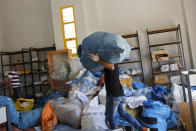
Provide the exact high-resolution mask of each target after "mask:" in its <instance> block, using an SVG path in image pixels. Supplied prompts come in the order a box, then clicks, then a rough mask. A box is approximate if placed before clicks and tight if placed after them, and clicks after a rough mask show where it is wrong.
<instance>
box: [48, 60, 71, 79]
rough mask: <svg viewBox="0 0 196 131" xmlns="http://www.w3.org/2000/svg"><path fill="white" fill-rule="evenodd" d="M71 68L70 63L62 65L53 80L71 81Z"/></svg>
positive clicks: (54, 73)
mask: <svg viewBox="0 0 196 131" xmlns="http://www.w3.org/2000/svg"><path fill="white" fill-rule="evenodd" d="M69 73H70V66H69V64H68V63H61V64H60V65H59V67H58V68H57V69H56V70H55V71H54V72H53V73H52V75H51V77H52V79H53V80H58V81H67V80H68V79H69Z"/></svg>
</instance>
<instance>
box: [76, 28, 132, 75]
mask: <svg viewBox="0 0 196 131" xmlns="http://www.w3.org/2000/svg"><path fill="white" fill-rule="evenodd" d="M130 51H131V47H130V45H129V44H128V43H127V41H126V40H125V39H124V38H122V37H121V36H120V35H116V34H112V33H108V32H95V33H93V34H91V35H89V36H88V37H86V38H85V39H84V40H83V41H82V44H81V45H80V46H79V47H78V56H79V57H80V62H81V63H82V65H83V66H84V67H85V68H86V69H88V70H89V71H91V72H99V71H102V70H103V69H104V67H103V66H101V65H100V64H98V63H97V62H94V61H92V60H91V59H90V58H89V57H88V54H89V53H93V54H98V55H99V56H100V58H101V59H102V60H104V61H106V62H109V63H113V64H114V63H119V62H122V61H123V60H124V59H125V58H126V57H128V56H129V54H130Z"/></svg>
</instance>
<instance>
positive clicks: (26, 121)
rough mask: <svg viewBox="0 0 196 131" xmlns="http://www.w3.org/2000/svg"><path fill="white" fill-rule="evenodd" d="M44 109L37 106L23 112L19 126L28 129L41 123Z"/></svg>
mask: <svg viewBox="0 0 196 131" xmlns="http://www.w3.org/2000/svg"><path fill="white" fill-rule="evenodd" d="M42 111H43V108H37V109H35V110H32V111H25V112H21V113H20V120H19V124H18V125H17V127H18V128H20V129H27V128H32V127H35V126H38V125H41V116H42Z"/></svg>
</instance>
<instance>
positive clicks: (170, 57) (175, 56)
mask: <svg viewBox="0 0 196 131" xmlns="http://www.w3.org/2000/svg"><path fill="white" fill-rule="evenodd" d="M168 57H169V60H170V59H172V58H177V57H182V55H181V54H179V55H174V56H168ZM169 60H161V61H159V62H162V61H169ZM155 62H158V61H157V60H156V61H153V63H155Z"/></svg>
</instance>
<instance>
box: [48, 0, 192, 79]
mask: <svg viewBox="0 0 196 131" xmlns="http://www.w3.org/2000/svg"><path fill="white" fill-rule="evenodd" d="M72 4H73V5H74V7H75V10H76V11H75V15H76V22H77V23H76V26H77V34H78V38H79V44H80V43H81V41H82V39H83V38H84V37H85V36H86V35H88V34H90V33H93V32H95V31H107V32H113V33H117V34H128V33H135V31H136V30H137V31H138V32H139V38H140V43H141V52H142V60H143V63H145V64H143V65H144V73H145V76H146V78H147V79H148V80H149V79H150V77H149V76H150V74H151V72H150V70H149V69H150V57H149V51H148V44H147V37H146V29H159V28H165V27H170V26H177V25H178V24H180V25H181V29H182V30H181V31H182V38H183V44H184V52H185V56H186V66H187V67H188V68H190V66H191V61H190V59H189V56H190V49H189V46H190V45H188V44H189V43H188V42H187V35H186V32H187V31H188V30H187V29H186V25H185V18H184V14H183V13H184V12H183V9H182V6H183V5H182V3H181V1H179V0H142V1H141V0H83V1H81V0H80V1H79V0H69V1H67V0H51V7H52V16H53V26H54V33H55V43H56V44H57V49H63V48H64V46H63V35H62V24H61V16H60V7H62V6H67V5H72ZM172 37H173V36H168V39H169V40H170V39H172ZM158 39H159V38H158ZM160 40H162V38H160ZM165 41H166V40H165ZM133 55H134V54H133ZM148 80H147V81H148Z"/></svg>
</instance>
